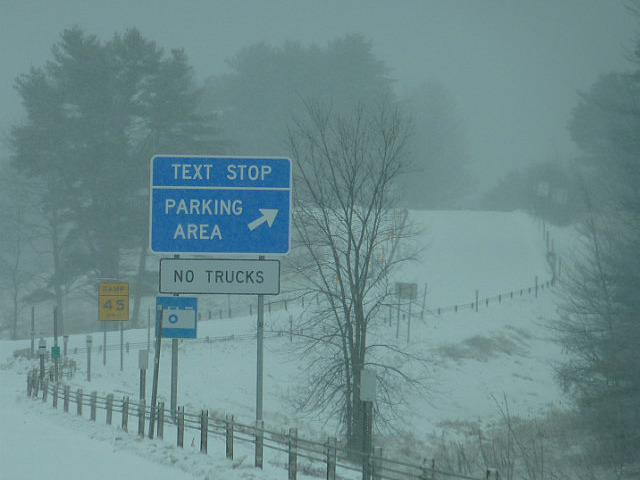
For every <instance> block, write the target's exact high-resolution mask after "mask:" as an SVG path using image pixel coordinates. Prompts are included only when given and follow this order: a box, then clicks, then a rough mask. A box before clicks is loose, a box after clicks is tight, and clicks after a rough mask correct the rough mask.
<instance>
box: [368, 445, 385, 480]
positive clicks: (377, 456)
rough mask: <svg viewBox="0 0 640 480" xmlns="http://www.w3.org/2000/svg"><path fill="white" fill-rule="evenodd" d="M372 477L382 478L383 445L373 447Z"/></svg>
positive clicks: (376, 479) (374, 479)
mask: <svg viewBox="0 0 640 480" xmlns="http://www.w3.org/2000/svg"><path fill="white" fill-rule="evenodd" d="M371 477H372V478H373V480H381V479H382V447H373V458H372V459H371Z"/></svg>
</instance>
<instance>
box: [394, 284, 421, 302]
mask: <svg viewBox="0 0 640 480" xmlns="http://www.w3.org/2000/svg"><path fill="white" fill-rule="evenodd" d="M396 295H397V296H398V298H400V299H403V300H413V301H415V300H416V297H417V296H418V284H417V283H403V282H396Z"/></svg>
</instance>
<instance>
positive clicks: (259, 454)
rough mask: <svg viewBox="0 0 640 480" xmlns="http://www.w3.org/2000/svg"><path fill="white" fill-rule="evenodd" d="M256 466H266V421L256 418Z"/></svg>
mask: <svg viewBox="0 0 640 480" xmlns="http://www.w3.org/2000/svg"><path fill="white" fill-rule="evenodd" d="M255 466H256V467H258V468H263V466H264V421H262V420H256V458H255Z"/></svg>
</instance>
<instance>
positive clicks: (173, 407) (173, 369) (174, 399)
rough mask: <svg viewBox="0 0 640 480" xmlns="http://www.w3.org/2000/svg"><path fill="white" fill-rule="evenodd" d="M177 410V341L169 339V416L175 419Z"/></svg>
mask: <svg viewBox="0 0 640 480" xmlns="http://www.w3.org/2000/svg"><path fill="white" fill-rule="evenodd" d="M177 408H178V339H177V338H172V339H171V416H172V417H173V418H174V419H175V418H176V413H177Z"/></svg>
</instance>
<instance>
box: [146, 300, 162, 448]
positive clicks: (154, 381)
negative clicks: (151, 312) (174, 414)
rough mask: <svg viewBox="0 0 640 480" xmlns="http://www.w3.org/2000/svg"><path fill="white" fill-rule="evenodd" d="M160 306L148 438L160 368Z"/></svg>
mask: <svg viewBox="0 0 640 480" xmlns="http://www.w3.org/2000/svg"><path fill="white" fill-rule="evenodd" d="M162 312H163V309H162V306H160V308H159V309H158V329H157V330H156V335H157V338H156V354H155V357H154V360H153V385H152V390H151V412H150V413H149V438H153V425H154V423H155V421H156V401H157V400H158V369H159V368H160V348H161V347H162Z"/></svg>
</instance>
